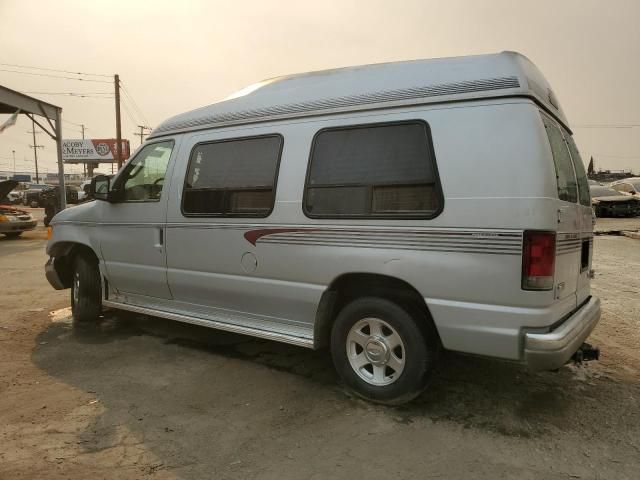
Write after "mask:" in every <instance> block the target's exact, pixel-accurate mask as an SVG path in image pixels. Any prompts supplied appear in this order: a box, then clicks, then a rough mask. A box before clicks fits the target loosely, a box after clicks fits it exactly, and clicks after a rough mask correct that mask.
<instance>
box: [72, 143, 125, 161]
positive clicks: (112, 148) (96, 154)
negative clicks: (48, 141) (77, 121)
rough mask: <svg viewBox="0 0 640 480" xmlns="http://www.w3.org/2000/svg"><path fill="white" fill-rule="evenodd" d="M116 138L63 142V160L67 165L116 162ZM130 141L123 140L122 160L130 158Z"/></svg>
mask: <svg viewBox="0 0 640 480" xmlns="http://www.w3.org/2000/svg"><path fill="white" fill-rule="evenodd" d="M116 144H117V141H116V139H115V138H98V139H96V138H92V139H83V138H80V139H68V140H62V160H63V161H64V162H65V163H85V162H94V163H100V162H106V163H113V162H115V161H117V160H116ZM130 154H131V152H130V147H129V140H125V139H122V160H126V159H127V158H129V155H130Z"/></svg>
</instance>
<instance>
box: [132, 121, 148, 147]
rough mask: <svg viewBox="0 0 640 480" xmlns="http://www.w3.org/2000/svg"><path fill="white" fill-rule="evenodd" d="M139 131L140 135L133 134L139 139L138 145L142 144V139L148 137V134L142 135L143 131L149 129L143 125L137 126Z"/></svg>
mask: <svg viewBox="0 0 640 480" xmlns="http://www.w3.org/2000/svg"><path fill="white" fill-rule="evenodd" d="M138 128H139V129H140V133H134V135H135V136H137V137H140V145H142V143H143V142H144V137H146V136H147V135H148V133H144V131H145V130H151V128H149V127H145V126H144V125H138Z"/></svg>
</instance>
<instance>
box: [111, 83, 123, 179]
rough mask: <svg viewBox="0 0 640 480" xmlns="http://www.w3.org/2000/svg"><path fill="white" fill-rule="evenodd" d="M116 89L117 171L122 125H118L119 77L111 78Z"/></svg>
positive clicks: (119, 165) (120, 161) (120, 156)
mask: <svg viewBox="0 0 640 480" xmlns="http://www.w3.org/2000/svg"><path fill="white" fill-rule="evenodd" d="M113 82H114V84H115V89H116V160H117V161H118V170H119V169H120V167H122V125H121V124H120V75H118V74H116V75H114V76H113Z"/></svg>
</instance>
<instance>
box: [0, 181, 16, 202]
mask: <svg viewBox="0 0 640 480" xmlns="http://www.w3.org/2000/svg"><path fill="white" fill-rule="evenodd" d="M17 186H18V182H16V181H15V180H4V181H2V182H0V198H4V197H6V196H7V195H9V192H10V191H11V190H13V189H14V188H16V187H17Z"/></svg>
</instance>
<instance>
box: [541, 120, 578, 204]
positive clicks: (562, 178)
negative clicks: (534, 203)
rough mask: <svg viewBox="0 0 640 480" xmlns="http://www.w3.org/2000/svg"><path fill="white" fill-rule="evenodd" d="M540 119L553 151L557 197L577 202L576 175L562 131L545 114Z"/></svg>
mask: <svg viewBox="0 0 640 480" xmlns="http://www.w3.org/2000/svg"><path fill="white" fill-rule="evenodd" d="M542 121H543V122H544V128H545V130H546V131H547V137H548V138H549V144H550V146H551V152H552V153H553V163H554V165H555V170H556V179H557V182H558V198H559V199H560V200H564V201H566V202H571V203H577V201H578V185H577V181H576V175H575V172H574V170H573V164H572V163H571V156H570V155H569V149H568V148H567V144H566V143H565V140H564V137H563V136H562V132H561V131H560V128H559V127H558V126H557V125H556V124H555V122H553V121H552V120H551V119H550V118H548V117H547V116H546V115H542Z"/></svg>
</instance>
